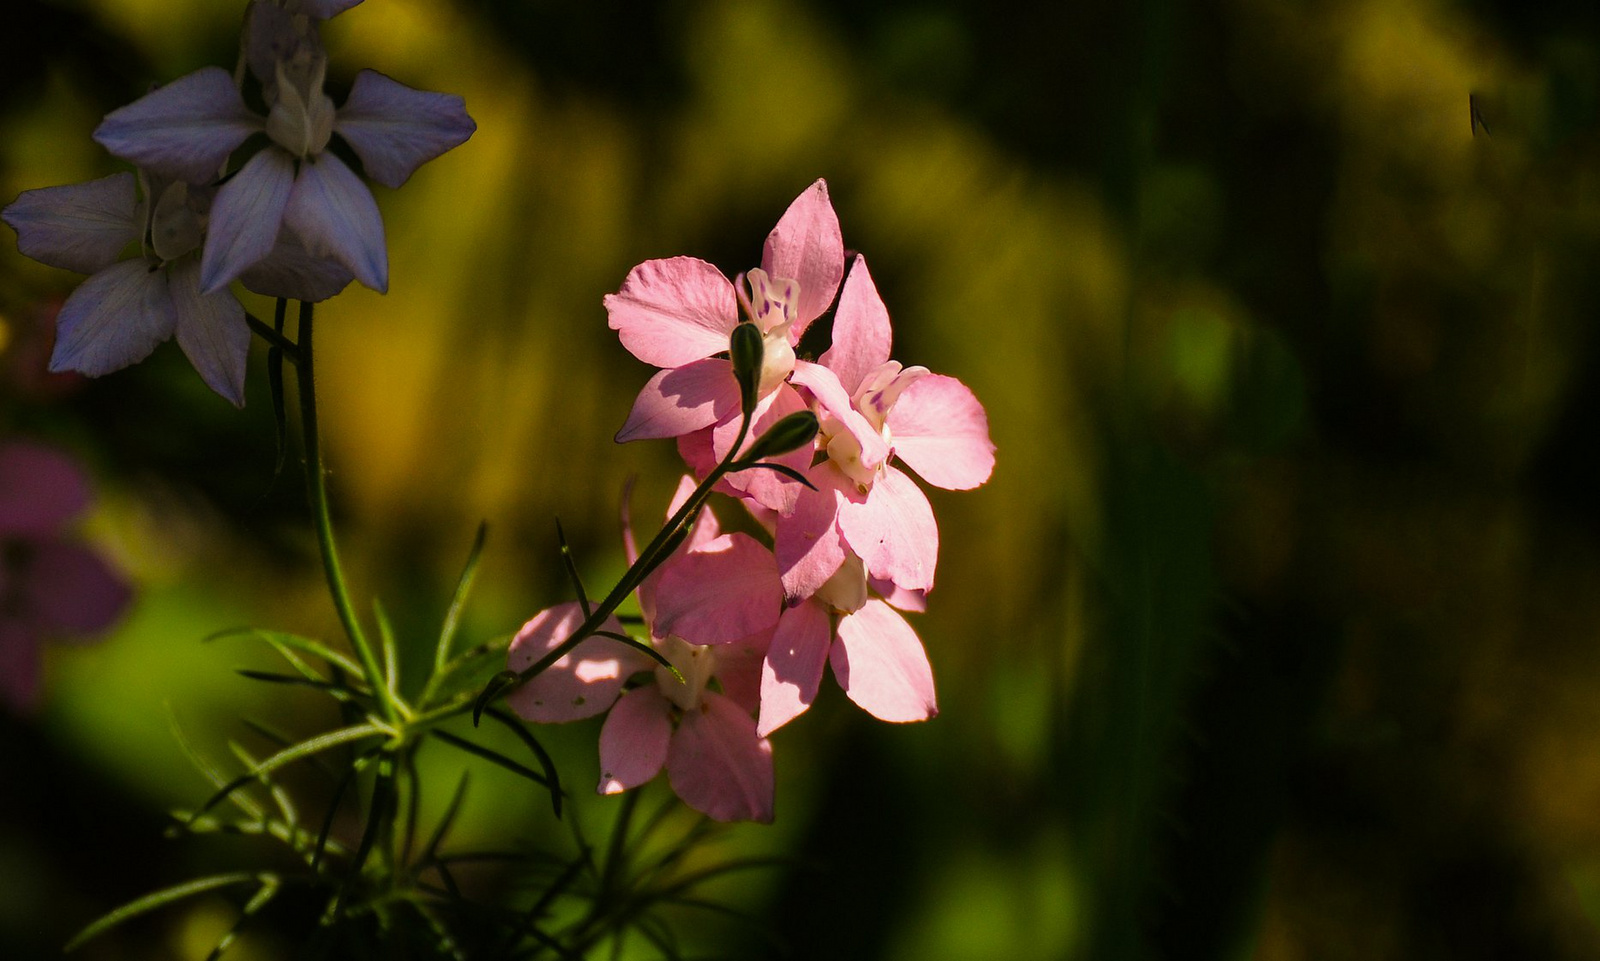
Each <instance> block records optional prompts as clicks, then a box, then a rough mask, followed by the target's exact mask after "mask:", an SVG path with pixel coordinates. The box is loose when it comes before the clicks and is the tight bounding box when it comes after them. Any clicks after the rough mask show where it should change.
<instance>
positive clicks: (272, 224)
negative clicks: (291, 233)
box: [200, 147, 294, 292]
mask: <svg viewBox="0 0 1600 961" xmlns="http://www.w3.org/2000/svg"><path fill="white" fill-rule="evenodd" d="M293 184H294V160H293V158H291V157H290V156H289V155H288V154H286V153H284V152H283V151H282V150H279V149H278V148H276V147H268V148H267V149H265V150H263V151H261V152H260V153H258V154H256V155H255V156H254V157H251V158H250V161H249V162H248V163H246V164H245V165H244V168H243V169H242V170H240V171H239V172H238V173H237V174H235V175H234V177H233V179H232V180H229V181H228V182H227V183H225V184H223V185H222V188H221V189H220V190H218V191H217V198H216V200H215V201H213V202H212V204H211V220H210V223H209V224H208V225H207V227H206V246H205V251H204V254H203V256H202V257H201V259H200V287H201V289H202V290H205V291H208V292H210V291H216V290H219V289H221V288H223V287H226V286H227V285H228V284H229V283H231V282H232V281H233V279H234V278H235V277H238V276H239V275H240V274H242V273H244V271H246V270H247V269H249V268H250V266H251V265H253V264H255V263H257V262H259V261H260V260H262V259H263V258H265V257H266V256H267V255H268V254H269V253H271V252H272V246H273V244H274V243H276V242H277V239H278V230H279V228H280V227H282V226H283V216H284V213H283V212H284V208H285V207H287V206H288V204H289V193H290V189H291V187H292V185H293Z"/></svg>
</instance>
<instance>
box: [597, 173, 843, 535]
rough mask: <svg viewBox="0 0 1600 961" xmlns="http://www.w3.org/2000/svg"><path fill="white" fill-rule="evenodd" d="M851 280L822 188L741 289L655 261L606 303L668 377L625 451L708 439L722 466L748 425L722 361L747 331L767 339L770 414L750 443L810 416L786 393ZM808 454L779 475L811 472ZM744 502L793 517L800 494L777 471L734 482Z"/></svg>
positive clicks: (658, 382)
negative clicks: (673, 440)
mask: <svg viewBox="0 0 1600 961" xmlns="http://www.w3.org/2000/svg"><path fill="white" fill-rule="evenodd" d="M843 276H844V240H843V237H842V235H841V234H840V231H839V218H838V216H837V215H836V214H835V213H834V210H833V204H832V203H831V202H830V201H829V199H828V185H827V183H826V182H824V181H821V180H818V181H817V182H816V183H814V184H812V185H811V186H810V187H808V188H806V190H805V191H804V192H803V193H801V194H800V196H799V197H796V198H795V200H794V202H793V203H791V204H790V205H789V208H788V210H786V211H785V212H784V214H783V217H782V218H780V219H779V221H778V224H777V226H776V227H774V228H773V230H772V232H771V233H770V234H769V235H768V236H767V241H766V244H765V246H764V247H763V249H762V256H761V266H760V267H759V268H753V269H751V270H749V271H746V272H745V273H743V274H740V275H739V276H737V277H735V278H734V279H733V280H732V281H730V280H728V278H726V277H724V276H723V275H722V273H721V272H720V271H718V270H717V268H716V267H714V266H712V265H711V264H709V263H706V262H705V261H703V260H700V259H698V258H695V257H670V258H666V259H663V260H649V261H645V262H644V263H642V264H640V265H638V266H637V267H635V268H633V270H631V271H630V272H629V273H628V276H627V279H626V280H624V281H623V284H622V288H621V289H620V290H619V291H617V292H616V293H615V294H611V295H609V296H607V297H606V298H605V306H606V313H607V315H608V318H609V319H608V322H609V324H610V326H611V328H612V329H613V330H615V331H617V334H618V335H619V337H620V338H621V340H622V344H623V346H624V347H626V348H627V349H628V350H629V352H631V353H632V354H633V355H634V356H635V357H637V358H639V359H640V360H642V361H644V362H645V363H647V364H651V365H653V366H655V367H660V368H663V370H662V371H661V372H660V373H658V374H656V375H655V376H654V377H652V378H651V379H650V381H649V382H648V383H647V384H646V385H645V386H644V389H643V390H641V391H640V392H639V396H638V398H637V400H636V401H635V402H634V406H633V410H632V412H631V413H630V414H629V415H628V420H627V422H626V423H624V424H623V426H622V429H621V430H620V431H619V432H618V433H617V440H618V441H619V442H626V441H631V440H643V439H649V438H668V437H685V436H687V435H693V434H696V433H697V432H699V431H702V430H709V431H710V436H709V437H708V438H707V440H709V442H710V447H711V450H712V456H713V457H714V458H720V457H721V456H722V455H724V454H726V453H727V452H728V450H729V448H731V447H732V445H733V441H734V439H735V437H736V435H737V433H738V422H739V416H740V395H739V386H738V383H737V381H736V379H735V378H734V376H733V368H732V365H731V364H730V362H729V361H728V360H726V359H723V358H721V357H718V356H716V355H718V354H721V353H724V352H726V351H727V349H728V338H729V336H730V334H731V333H732V332H733V328H734V327H735V326H736V325H737V324H739V323H740V311H741V309H742V310H743V312H744V315H745V321H746V322H748V323H753V324H755V325H756V327H757V328H758V329H759V330H760V331H761V333H762V345H763V364H762V371H761V378H760V383H759V385H758V387H757V395H758V397H759V398H760V404H759V406H758V408H757V410H756V416H755V423H754V425H753V428H752V430H751V431H750V436H751V437H755V436H758V435H759V434H760V433H761V431H762V430H764V429H765V428H766V427H768V426H770V425H771V424H773V423H776V422H777V421H778V420H779V419H780V418H782V417H783V416H785V415H787V414H791V413H794V412H795V411H798V410H801V409H803V407H804V404H803V402H802V400H801V399H800V397H799V396H798V395H797V394H796V393H795V392H794V390H793V389H792V388H790V387H789V386H788V384H787V380H788V378H789V375H790V373H791V372H792V371H793V370H794V367H795V346H796V345H797V344H799V342H800V337H801V335H802V334H804V333H805V331H806V328H807V327H809V326H810V325H811V323H812V321H814V320H816V319H817V318H818V317H820V316H821V315H822V314H823V312H824V311H826V310H827V309H828V306H829V305H830V304H832V303H833V298H834V295H835V294H836V293H837V292H838V290H839V281H840V280H841V279H842V278H843ZM806 454H807V452H805V451H799V452H796V453H794V454H790V455H787V456H785V457H781V458H775V460H776V461H777V462H779V463H784V464H787V465H789V466H792V467H796V468H801V467H805V466H807V465H808V464H809V459H808V457H807V456H806ZM727 483H728V486H729V487H730V488H731V489H733V490H734V491H737V492H740V493H743V494H747V495H749V496H752V497H754V498H755V499H756V500H757V501H758V502H760V503H762V504H764V505H765V506H767V507H769V508H771V509H774V510H780V511H787V510H789V509H790V508H792V506H793V498H794V489H795V487H796V486H797V485H795V484H793V483H791V482H788V481H784V480H782V479H781V478H779V477H778V476H777V475H775V474H773V473H772V472H770V471H745V472H742V473H740V474H735V475H732V476H730V477H729V478H728V480H727Z"/></svg>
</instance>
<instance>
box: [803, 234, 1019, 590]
mask: <svg viewBox="0 0 1600 961" xmlns="http://www.w3.org/2000/svg"><path fill="white" fill-rule="evenodd" d="M891 340H892V334H891V330H890V325H889V314H888V311H887V310H886V309H885V308H884V305H883V300H882V298H880V297H879V296H878V291H877V286H876V285H875V284H874V283H873V281H872V276H871V274H870V273H869V272H868V270H867V264H866V260H865V259H864V258H861V257H859V256H858V257H857V258H856V260H855V263H854V264H853V265H852V266H851V270H850V276H849V277H848V278H847V279H846V280H845V284H844V291H843V292H842V293H841V294H840V297H839V307H838V310H837V311H836V312H835V315H834V326H833V344H832V346H831V347H830V348H829V349H828V351H827V352H826V353H824V354H823V355H822V357H821V358H820V363H815V364H812V363H807V362H805V361H800V362H798V363H797V364H796V366H795V370H794V373H793V375H792V378H793V382H794V383H795V384H796V385H799V386H800V387H802V388H804V389H805V391H806V393H807V394H809V395H810V396H811V398H812V399H813V401H814V403H815V404H816V406H817V407H818V408H819V411H818V413H819V417H820V421H821V430H820V432H819V433H818V436H817V447H818V451H819V453H822V454H825V455H826V456H825V458H824V459H823V460H821V461H819V462H818V463H817V464H816V465H814V466H813V467H811V468H810V470H809V471H808V472H807V477H808V478H809V479H810V480H811V482H812V484H813V485H815V489H814V490H813V489H809V488H804V487H801V488H800V489H799V491H798V492H797V495H796V501H795V507H794V510H793V511H792V512H791V513H789V514H788V515H785V516H782V517H779V518H778V519H777V521H776V534H775V544H774V548H775V551H776V553H777V556H778V566H779V568H780V569H781V570H782V572H783V581H784V588H785V590H786V591H787V593H788V595H789V597H790V598H791V599H799V598H804V597H808V596H810V595H811V594H812V593H813V592H814V591H816V590H817V589H819V588H820V587H821V585H822V584H823V583H825V582H826V581H827V580H828V579H829V578H831V577H832V576H833V575H834V572H836V571H837V570H838V569H839V567H840V565H842V564H843V563H844V562H845V559H846V557H847V556H849V555H850V554H852V553H853V554H854V555H856V556H859V557H860V558H861V560H862V561H863V562H864V563H865V565H866V569H867V572H868V574H869V575H870V576H871V577H872V578H873V579H874V580H875V581H881V582H888V584H889V585H892V587H887V586H886V587H885V590H894V589H898V590H900V591H906V592H912V593H926V592H927V591H928V590H931V589H932V587H933V575H934V568H935V566H936V562H937V558H938V550H939V532H938V526H937V524H936V523H935V521H934V517H933V508H932V507H931V506H930V505H929V504H928V499H927V496H926V495H924V494H923V493H922V491H921V489H920V488H919V487H917V485H916V483H915V482H914V481H912V480H911V478H910V477H908V476H907V475H906V474H905V473H904V472H903V471H901V470H899V469H898V468H897V467H896V466H895V461H899V462H901V463H903V464H905V465H906V466H907V467H910V468H911V469H912V470H914V471H916V472H917V474H918V475H920V476H921V477H922V479H923V480H924V481H926V482H928V483H930V484H933V485H934V486H935V487H942V488H945V489H947V490H969V489H971V488H974V487H977V486H979V485H981V484H983V483H984V482H985V481H987V480H988V479H989V475H990V473H991V472H992V471H993V469H994V444H993V443H992V442H991V441H990V439H989V424H988V418H987V417H986V415H985V414H984V411H983V406H982V405H981V404H979V403H978V400H977V398H976V397H974V396H973V394H972V391H970V390H969V389H967V387H966V386H965V385H964V384H962V383H961V382H960V381H959V380H956V379H955V378H954V377H946V376H943V375H939V374H934V373H931V372H929V371H928V369H927V368H925V367H902V366H901V365H900V364H899V363H897V362H895V361H893V360H890V359H889V352H890V344H891Z"/></svg>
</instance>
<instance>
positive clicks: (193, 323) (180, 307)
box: [167, 257, 250, 407]
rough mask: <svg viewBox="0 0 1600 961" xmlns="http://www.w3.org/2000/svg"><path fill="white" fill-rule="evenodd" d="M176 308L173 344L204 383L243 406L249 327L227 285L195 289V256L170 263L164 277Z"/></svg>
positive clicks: (197, 278) (197, 273) (197, 266)
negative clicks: (208, 290) (209, 290)
mask: <svg viewBox="0 0 1600 961" xmlns="http://www.w3.org/2000/svg"><path fill="white" fill-rule="evenodd" d="M167 287H168V290H169V291H171V293H172V306H173V309H174V310H175V311H176V312H177V315H178V321H177V328H178V346H179V347H182V348H183V353H184V355H185V356H187V357H188V358H189V363H191V364H193V365H194V369H195V370H197V371H199V372H200V379H201V380H204V381H205V382H206V386H207V387H210V388H211V389H212V390H214V391H216V392H217V393H219V394H221V395H222V396H223V397H226V398H227V399H228V400H230V401H232V402H233V405H234V406H235V407H243V406H244V368H245V362H246V361H248V360H249V358H250V327H249V325H248V324H246V323H245V321H244V308H243V307H242V306H240V305H239V301H238V300H237V299H236V298H235V297H234V296H233V294H231V293H229V292H228V291H227V290H219V291H217V292H216V293H214V294H203V293H201V292H200V262H199V261H198V260H195V259H194V258H193V257H190V258H187V259H185V260H183V261H180V262H179V263H177V264H174V265H173V267H172V270H171V274H170V276H169V278H168V283H167Z"/></svg>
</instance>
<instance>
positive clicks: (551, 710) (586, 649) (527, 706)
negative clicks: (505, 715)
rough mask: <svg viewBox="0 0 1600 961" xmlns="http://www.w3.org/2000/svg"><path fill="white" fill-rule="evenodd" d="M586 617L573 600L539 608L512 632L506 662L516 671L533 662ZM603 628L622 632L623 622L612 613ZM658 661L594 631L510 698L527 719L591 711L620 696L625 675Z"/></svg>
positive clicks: (551, 718)
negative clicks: (543, 608)
mask: <svg viewBox="0 0 1600 961" xmlns="http://www.w3.org/2000/svg"><path fill="white" fill-rule="evenodd" d="M582 623H583V609H582V608H581V607H579V606H578V604H577V602H575V601H572V602H568V603H566V604H558V605H556V606H555V607H550V608H546V609H545V610H542V611H540V612H539V613H537V614H535V615H534V616H533V619H532V620H530V621H528V623H526V624H524V625H522V630H520V631H518V632H517V636H516V637H514V638H512V640H511V648H510V650H509V651H507V652H506V667H507V668H508V669H510V670H513V671H521V670H526V669H527V668H529V667H532V666H533V665H534V664H535V663H537V662H538V661H539V659H540V658H543V657H544V656H545V655H546V654H548V653H550V652H551V651H553V650H555V649H556V648H557V647H559V646H560V645H561V643H562V642H563V641H565V640H566V639H567V638H569V637H571V636H572V633H573V632H574V631H576V630H577V629H578V627H579V625H581V624H582ZM602 630H607V631H614V632H616V633H619V634H620V633H622V624H621V622H620V621H618V620H617V619H616V618H615V617H610V618H607V619H606V621H605V624H604V625H603V626H602ZM654 663H655V662H654V661H652V660H650V658H649V657H647V656H645V655H644V654H642V653H640V652H639V651H636V650H634V649H633V648H631V647H628V646H627V645H625V644H623V643H621V642H620V641H614V640H612V639H610V638H608V637H591V638H588V639H586V640H585V641H583V643H581V644H579V645H578V646H577V647H576V648H574V649H573V650H571V651H569V652H567V653H566V654H565V655H563V656H562V657H561V658H560V659H559V660H557V661H556V662H555V663H554V664H552V665H551V666H550V667H549V668H548V669H546V670H545V671H544V672H543V673H541V674H538V675H536V676H535V677H533V678H532V679H530V680H529V681H528V682H527V683H526V684H523V685H522V686H521V687H519V688H517V689H516V690H514V691H512V692H511V693H510V694H509V695H507V697H506V703H507V704H509V705H511V709H512V710H513V711H516V712H517V714H518V715H520V716H521V717H522V718H523V719H524V720H528V721H539V722H545V723H548V722H554V721H576V720H579V719H581V718H585V717H593V716H594V715H596V714H599V713H601V712H603V711H604V710H605V709H606V708H608V707H610V706H611V705H612V703H613V702H615V701H616V699H617V695H618V694H620V693H622V684H623V682H624V681H626V680H627V679H628V678H629V677H630V676H632V675H634V674H636V673H638V672H639V671H643V670H646V669H648V668H650V667H651V666H652V665H654Z"/></svg>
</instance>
